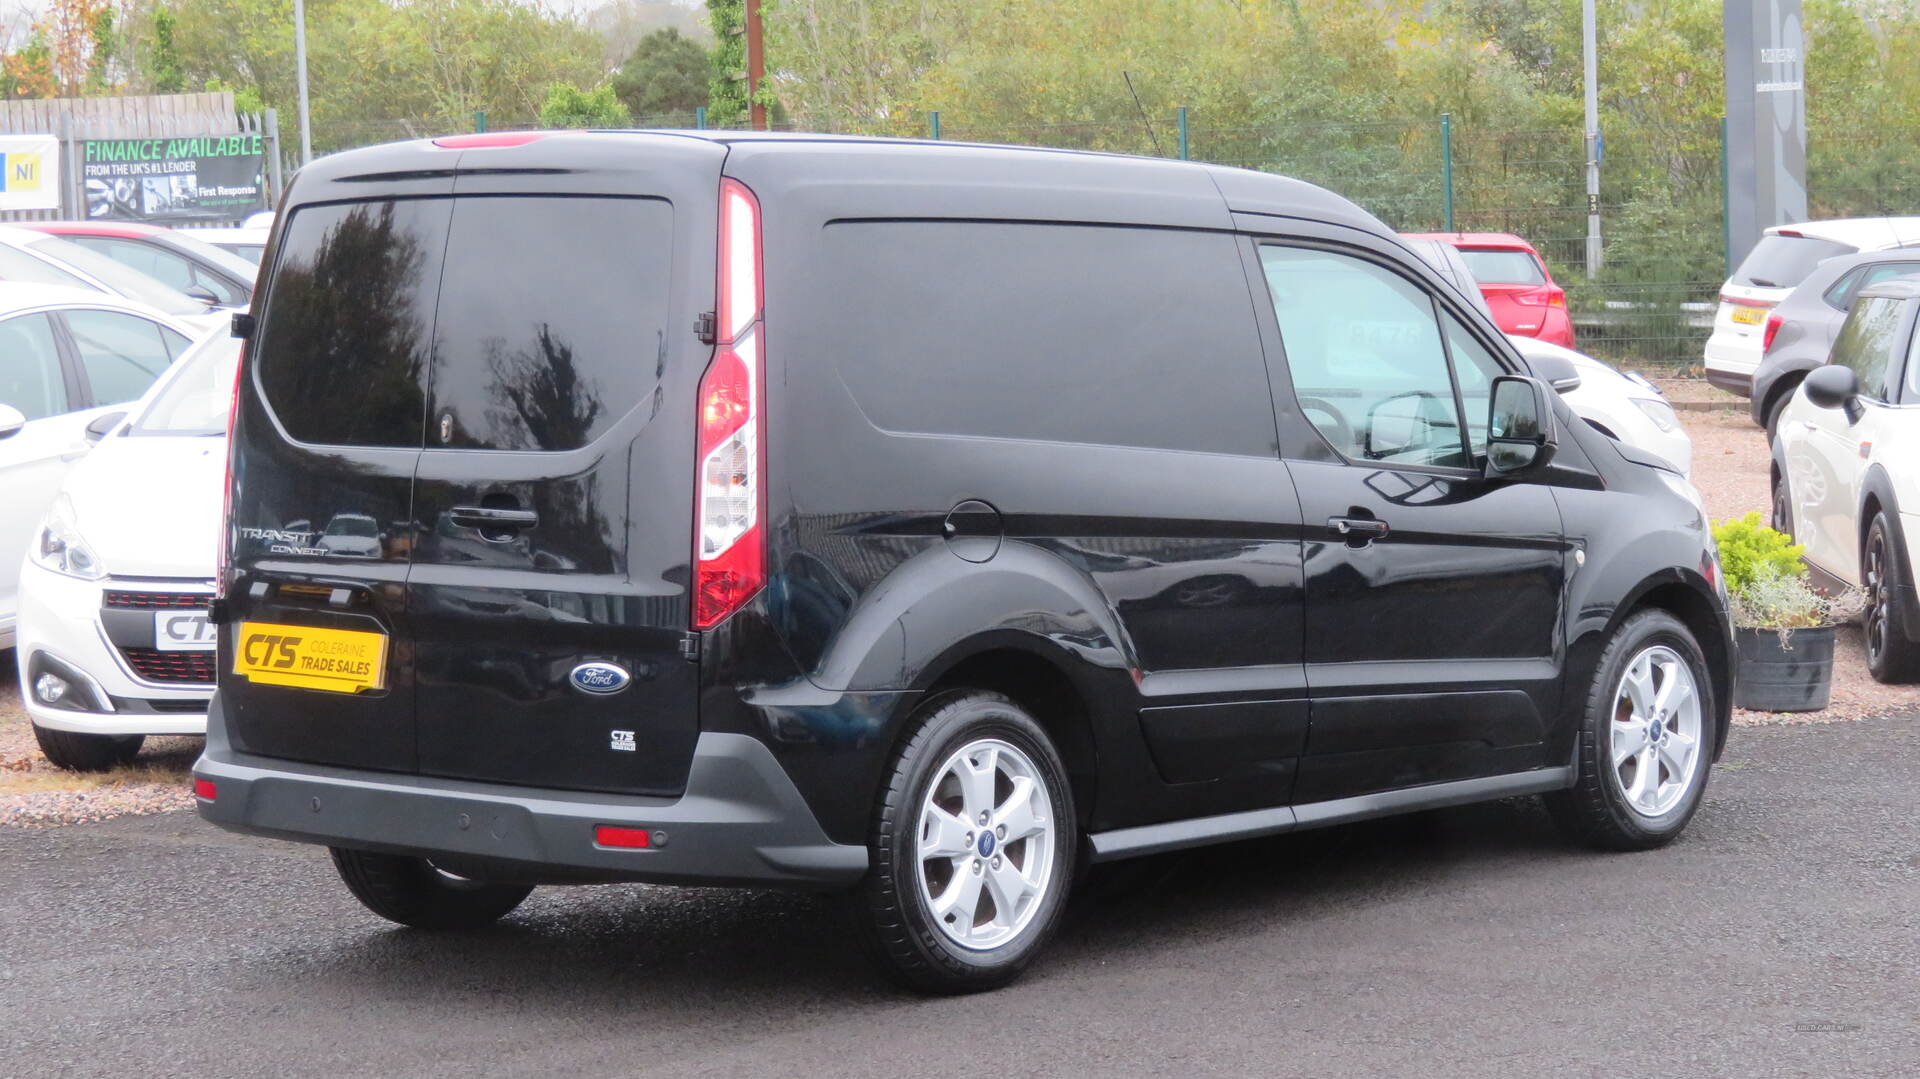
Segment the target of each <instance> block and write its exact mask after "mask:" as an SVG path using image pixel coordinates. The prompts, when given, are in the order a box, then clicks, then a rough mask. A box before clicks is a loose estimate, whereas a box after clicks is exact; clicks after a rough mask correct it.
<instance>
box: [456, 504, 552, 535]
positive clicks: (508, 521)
mask: <svg viewBox="0 0 1920 1079" xmlns="http://www.w3.org/2000/svg"><path fill="white" fill-rule="evenodd" d="M447 515H448V516H450V517H452V518H453V523H454V524H457V525H459V526H461V527H462V528H478V529H482V530H485V531H489V532H491V531H496V530H498V531H507V530H511V529H521V528H532V527H533V526H534V525H537V524H539V523H540V515H539V514H537V513H535V512H533V511H532V510H510V509H498V508H495V507H493V506H455V507H453V509H451V510H449V511H447Z"/></svg>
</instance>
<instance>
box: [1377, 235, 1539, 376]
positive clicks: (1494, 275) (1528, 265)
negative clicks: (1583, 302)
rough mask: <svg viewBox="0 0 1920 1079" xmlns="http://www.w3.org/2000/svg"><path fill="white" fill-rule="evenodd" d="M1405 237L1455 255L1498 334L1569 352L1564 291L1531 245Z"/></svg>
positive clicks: (1514, 239) (1501, 239)
mask: <svg viewBox="0 0 1920 1079" xmlns="http://www.w3.org/2000/svg"><path fill="white" fill-rule="evenodd" d="M1407 235H1408V236H1417V237H1418V238H1420V239H1423V240H1438V241H1440V242H1441V243H1445V244H1452V245H1453V246H1454V247H1456V248H1458V249H1459V250H1460V257H1461V258H1463V259H1465V260H1466V262H1467V269H1469V270H1471V271H1473V276H1474V279H1475V280H1477V281H1478V282H1479V283H1480V292H1481V294H1482V295H1484V296H1485V297H1486V298H1487V306H1488V307H1490V308H1492V309H1493V321H1494V323H1495V324H1496V325H1498V326H1499V327H1500V331H1501V332H1502V333H1510V334H1515V335H1517V336H1520V337H1537V338H1539V339H1540V340H1542V341H1545V342H1547V343H1549V344H1554V345H1559V346H1561V347H1562V348H1572V347H1573V319H1572V318H1571V317H1570V316H1569V315H1568V314H1567V293H1566V290H1565V289H1562V288H1561V287H1560V286H1559V285H1556V284H1554V283H1553V275H1552V274H1550V273H1548V272H1547V264H1546V262H1545V261H1544V260H1543V259H1541V257H1540V252H1538V251H1535V250H1534V249H1533V245H1532V244H1530V243H1528V242H1527V241H1525V240H1522V239H1521V238H1520V237H1518V236H1514V235H1511V234H1508V233H1505V232H1419V233H1408V234H1407Z"/></svg>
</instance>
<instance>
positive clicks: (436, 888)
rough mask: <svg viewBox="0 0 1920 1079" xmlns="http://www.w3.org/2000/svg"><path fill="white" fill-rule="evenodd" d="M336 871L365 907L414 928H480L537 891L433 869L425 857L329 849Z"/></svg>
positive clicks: (503, 914)
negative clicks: (470, 878) (489, 882)
mask: <svg viewBox="0 0 1920 1079" xmlns="http://www.w3.org/2000/svg"><path fill="white" fill-rule="evenodd" d="M329 849H331V850H332V852H333V867H334V869H336V870H338V871H339V873H340V879H341V880H343V881H346V882H347V890H348V891H350V892H352V893H353V897H354V898H355V899H358V900H359V901H360V902H361V903H362V904H364V905H365V906H366V908H367V909H368V910H370V911H372V912H374V913H375V914H378V915H379V916H380V917H382V918H385V919H386V920H388V921H390V922H399V923H400V924H401V925H405V926H412V927H413V928H415V929H481V928H484V927H486V926H489V925H492V924H493V923H494V922H497V921H499V920H500V919H501V918H503V917H505V916H506V915H507V913H508V912H509V911H511V910H513V908H515V907H517V906H519V905H520V901H521V900H523V899H525V898H526V897H527V893H528V892H531V891H533V888H532V887H531V886H530V885H525V884H488V883H486V882H484V881H476V880H467V879H465V878H463V877H456V876H454V875H452V874H450V873H443V872H441V871H440V870H438V869H435V868H434V867H433V865H432V863H430V862H428V861H427V860H426V859H425V858H413V857H408V856H406V855H401V854H374V853H372V852H370V851H364V850H347V849H345V848H342V847H332V848H329Z"/></svg>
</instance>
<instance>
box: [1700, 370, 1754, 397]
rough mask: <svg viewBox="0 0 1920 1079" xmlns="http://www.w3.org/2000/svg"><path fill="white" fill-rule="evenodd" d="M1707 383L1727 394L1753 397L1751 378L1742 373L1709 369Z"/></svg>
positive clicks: (1749, 375)
mask: <svg viewBox="0 0 1920 1079" xmlns="http://www.w3.org/2000/svg"><path fill="white" fill-rule="evenodd" d="M1707 382H1708V383H1709V384H1711V385H1714V386H1718V387H1720V388H1721V389H1723V390H1726V391H1727V392H1728V393H1737V394H1739V395H1740V396H1742V397H1751V396H1753V376H1752V375H1751V374H1748V373H1746V372H1743V371H1716V370H1714V369H1713V368H1711V367H1709V368H1707Z"/></svg>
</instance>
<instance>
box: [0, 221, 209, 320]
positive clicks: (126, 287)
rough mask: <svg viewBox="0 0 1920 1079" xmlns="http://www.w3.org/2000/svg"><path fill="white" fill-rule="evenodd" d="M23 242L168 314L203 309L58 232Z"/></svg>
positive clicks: (204, 309) (118, 291) (165, 287)
mask: <svg viewBox="0 0 1920 1079" xmlns="http://www.w3.org/2000/svg"><path fill="white" fill-rule="evenodd" d="M27 246H28V247H30V248H32V249H33V252H34V253H35V254H37V255H41V256H44V257H45V258H47V259H49V260H51V261H53V262H58V263H63V264H65V265H67V266H71V267H73V268H74V269H76V270H79V271H80V272H82V273H85V274H91V275H92V276H93V277H95V278H97V279H98V280H100V281H102V282H105V284H106V286H107V287H108V288H110V289H112V290H113V291H114V292H116V293H118V294H119V295H121V296H125V297H126V298H128V299H130V300H139V301H140V302H141V303H144V304H148V305H151V306H153V307H157V308H159V309H160V310H162V311H165V312H166V313H167V314H169V315H198V314H201V313H203V312H205V311H206V309H207V305H206V304H203V303H201V302H200V301H199V300H196V299H194V298H193V297H191V296H189V295H187V294H186V293H184V292H181V291H179V290H178V289H175V288H172V287H170V286H168V285H164V284H161V283H160V282H158V281H155V280H154V279H153V278H151V277H148V276H147V275H146V274H143V273H141V272H140V271H139V270H135V269H133V268H131V267H128V266H122V265H120V264H119V263H117V262H115V261H113V260H112V259H110V258H108V257H107V256H105V255H102V254H100V253H99V252H98V251H89V250H87V249H86V248H84V247H81V246H80V245H79V244H76V243H70V242H68V241H66V240H63V239H61V238H60V237H58V236H45V237H42V238H40V239H38V240H34V241H32V242H30V243H28V244H27Z"/></svg>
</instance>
